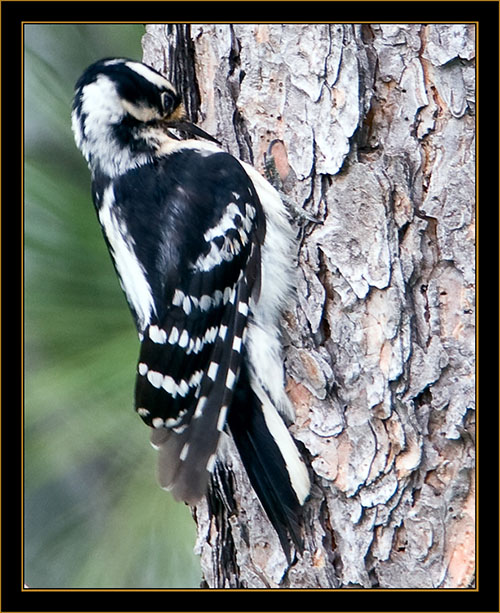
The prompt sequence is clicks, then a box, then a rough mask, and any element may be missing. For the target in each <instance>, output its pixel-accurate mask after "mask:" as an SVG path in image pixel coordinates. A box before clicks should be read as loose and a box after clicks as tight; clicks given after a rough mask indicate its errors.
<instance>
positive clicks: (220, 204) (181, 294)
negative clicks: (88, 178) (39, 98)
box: [72, 58, 310, 559]
mask: <svg viewBox="0 0 500 613" xmlns="http://www.w3.org/2000/svg"><path fill="white" fill-rule="evenodd" d="M72 127H73V132H74V135H75V140H76V144H77V146H78V148H79V149H80V150H81V152H82V154H83V156H84V157H85V159H86V160H87V162H88V165H89V168H90V171H91V173H92V196H93V200H94V204H95V207H96V210H97V215H98V218H99V221H100V223H101V226H102V229H103V233H104V238H105V240H106V243H107V245H108V248H109V251H110V254H111V256H112V259H113V262H114V266H115V269H116V272H117V274H118V277H119V280H120V284H121V287H122V288H123V290H124V292H125V295H126V298H127V301H128V304H129V307H130V310H131V311H132V315H133V316H134V319H135V322H136V325H137V330H138V333H139V338H140V341H141V347H140V355H139V362H138V366H137V379H136V388H135V406H136V411H137V413H138V414H139V415H140V416H141V418H142V419H143V420H144V422H145V423H146V424H147V425H148V426H150V427H151V428H152V436H151V442H152V445H153V446H154V447H155V448H157V449H158V451H159V481H160V484H161V486H162V487H164V488H165V489H167V490H170V491H171V492H172V493H173V495H174V496H175V497H176V498H177V499H180V500H184V501H186V502H188V503H191V504H194V503H196V502H197V501H199V499H200V498H201V497H202V496H203V495H204V494H205V493H206V491H207V484H208V479H209V475H210V473H211V472H212V471H213V469H214V466H215V462H216V459H217V448H218V445H219V441H220V438H221V433H222V432H227V433H230V435H232V437H233V438H234V441H235V444H236V447H237V449H238V451H239V454H240V456H241V459H242V462H243V465H244V466H245V469H246V471H247V474H248V476H249V479H250V482H251V483H252V486H253V488H254V489H255V491H256V493H257V496H258V497H259V499H260V501H261V503H262V506H263V507H264V509H265V511H266V513H267V515H268V517H269V519H270V521H271V522H272V524H273V525H274V527H275V529H276V531H277V533H278V536H279V538H280V541H281V543H282V546H283V549H284V551H285V553H287V557H288V558H289V543H288V538H291V539H292V541H293V543H294V545H295V547H296V548H297V549H298V550H300V551H301V550H302V537H301V528H300V516H301V507H302V505H303V503H304V501H305V499H306V498H307V496H308V494H309V487H310V486H309V477H308V472H307V469H306V467H305V465H304V462H303V460H302V458H301V457H300V455H299V452H298V450H297V447H296V445H295V443H294V441H293V439H292V437H291V435H290V433H289V431H288V429H287V427H286V425H285V422H284V420H283V418H282V416H283V417H285V419H287V420H288V421H291V420H292V419H293V409H292V407H291V404H290V401H289V399H288V397H287V396H286V393H285V391H284V374H283V359H282V352H281V342H280V329H279V320H280V316H281V312H282V310H283V309H284V308H285V307H286V306H287V305H288V304H289V301H290V295H291V289H292V287H291V286H292V285H293V274H292V260H293V234H292V231H291V228H290V225H289V222H288V218H287V215H286V211H285V209H284V206H283V204H282V202H281V199H280V197H279V195H278V192H277V191H276V190H275V189H274V188H273V187H272V186H271V185H270V184H269V183H268V182H267V181H266V180H265V179H264V178H263V177H262V176H261V175H260V174H259V173H258V172H257V171H256V170H255V169H254V168H253V167H251V166H250V165H248V164H246V163H243V162H241V161H239V160H237V159H236V158H235V157H233V156H232V155H230V154H228V153H227V152H225V151H224V150H223V149H221V147H220V146H219V145H218V144H216V141H215V139H213V138H212V137H210V136H209V135H208V134H206V133H205V132H203V131H202V130H201V129H200V128H198V127H197V126H195V125H194V124H191V123H189V122H188V121H187V119H186V116H185V112H184V110H183V106H182V103H181V99H180V96H179V95H178V93H177V92H176V91H175V89H174V88H173V86H172V85H171V84H170V83H169V82H168V81H167V80H166V79H165V78H164V77H163V76H162V75H161V74H160V73H159V72H157V71H155V70H153V69H152V68H150V67H148V66H146V65H145V64H142V63H140V62H135V61H132V60H127V59H123V58H118V59H105V60H101V61H98V62H96V63H95V64H93V65H92V66H90V67H89V68H88V69H87V70H86V71H85V72H84V73H83V75H82V76H81V78H80V79H79V80H78V82H77V84H76V92H75V97H74V102H73V112H72ZM173 129H175V130H182V131H183V132H187V133H189V135H190V138H187V139H184V140H183V139H180V138H179V137H178V136H176V134H175V133H173V132H172V130H173ZM191 136H192V137H195V136H197V137H201V138H202V139H203V140H198V139H196V138H192V137H191ZM214 141H215V142H214ZM289 559H290V558H289Z"/></svg>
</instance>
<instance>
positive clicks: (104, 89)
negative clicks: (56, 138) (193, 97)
mask: <svg viewBox="0 0 500 613" xmlns="http://www.w3.org/2000/svg"><path fill="white" fill-rule="evenodd" d="M72 128H73V133H74V135H75V141H76V144H77V146H78V148H79V149H80V150H81V152H82V153H83V155H84V157H85V159H86V160H87V162H88V163H89V165H90V166H91V168H92V169H95V168H97V167H98V168H100V169H101V170H103V171H104V172H106V173H107V174H110V175H113V174H117V173H120V172H123V171H124V170H125V169H128V168H130V167H131V166H134V165H138V164H141V163H144V162H145V161H147V159H149V158H150V157H151V155H154V154H155V153H156V151H157V150H158V148H159V147H160V146H161V144H162V142H163V141H164V140H165V139H166V138H171V137H172V134H171V133H170V132H169V130H168V129H169V128H176V129H180V130H185V131H187V132H189V133H191V134H194V135H197V136H202V137H204V138H209V139H211V140H214V139H213V138H212V137H210V136H209V135H207V134H206V133H205V132H203V131H202V130H201V129H200V128H198V127H197V126H194V124H191V123H190V122H188V121H187V119H186V113H185V110H184V106H183V104H182V101H181V97H180V96H179V94H178V93H177V92H176V90H175V88H174V87H173V85H172V84H171V83H170V82H169V81H168V80H167V79H166V78H165V77H164V76H163V75H162V74H160V73H159V72H157V71H156V70H154V69H153V68H151V67H150V66H146V64H142V63H141V62H136V61H133V60H128V59H125V58H114V59H104V60H99V61H98V62H96V63H94V64H92V65H91V66H89V68H87V70H85V72H84V73H83V74H82V76H81V77H80V79H79V80H78V82H77V84H76V89H75V96H74V100H73V111H72Z"/></svg>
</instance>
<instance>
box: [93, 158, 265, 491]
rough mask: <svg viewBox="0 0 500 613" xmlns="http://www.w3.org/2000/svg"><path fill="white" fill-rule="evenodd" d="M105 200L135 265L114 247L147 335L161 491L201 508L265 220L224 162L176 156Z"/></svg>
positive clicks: (150, 420) (148, 396) (130, 178)
mask: <svg viewBox="0 0 500 613" xmlns="http://www.w3.org/2000/svg"><path fill="white" fill-rule="evenodd" d="M107 189H108V190H112V192H113V202H114V206H113V211H114V215H115V217H116V219H117V221H116V222H115V225H116V226H117V228H118V230H117V232H119V227H120V222H121V223H122V224H123V225H124V227H126V228H127V231H128V232H129V233H130V237H131V242H130V240H129V244H128V246H127V249H129V250H130V251H131V252H133V254H134V255H135V258H136V260H134V258H133V257H132V254H129V257H128V261H127V258H126V257H125V256H124V255H123V254H120V253H119V252H118V251H119V250H113V245H112V244H111V245H110V248H111V252H112V254H113V257H114V260H115V265H116V268H117V272H118V274H119V276H120V279H121V282H122V286H123V288H124V290H125V293H126V295H127V298H128V301H129V304H130V306H131V309H132V312H133V313H134V315H135V317H136V321H137V325H138V329H139V331H140V334H141V335H142V344H141V351H140V357H139V363H138V372H137V381H136V393H135V401H136V410H137V412H138V413H139V415H140V416H141V417H142V419H143V420H144V421H145V422H146V423H147V424H148V425H150V426H152V427H153V428H154V431H153V434H152V444H153V445H154V446H156V447H158V448H159V449H160V475H159V477H160V483H161V485H162V486H163V487H165V488H167V489H170V490H171V491H172V493H173V494H174V496H175V497H176V498H179V499H181V500H185V501H188V502H191V501H193V502H194V501H197V500H198V499H199V498H200V497H201V496H202V495H203V494H204V493H205V491H206V484H207V478H208V475H209V472H210V471H211V469H212V468H213V465H214V462H215V453H216V449H217V444H218V440H219V436H220V433H221V431H222V430H223V428H224V425H225V423H226V413H227V411H228V407H229V406H230V404H231V401H232V397H233V393H234V387H235V384H236V382H237V380H238V376H239V372H240V367H241V356H242V347H243V336H244V332H245V327H246V324H247V319H248V317H249V314H250V309H251V302H252V301H255V300H257V299H258V294H259V291H260V265H261V261H260V248H261V244H262V242H263V240H264V234H265V218H264V214H263V212H262V208H261V204H260V202H259V198H258V196H257V194H256V192H255V189H254V186H253V184H252V182H251V181H250V180H249V178H248V175H247V174H246V173H245V172H244V170H243V169H242V167H241V165H240V164H239V162H238V161H237V160H235V159H234V158H233V157H231V156H230V155H228V154H225V153H222V152H220V153H210V154H209V155H200V154H199V153H198V152H195V151H191V150H188V149H186V150H180V151H178V152H176V153H173V154H171V155H169V156H168V157H165V158H163V159H161V158H160V159H158V160H157V161H156V163H155V164H154V166H150V165H148V166H143V167H139V168H137V169H134V170H132V171H129V172H128V173H126V174H125V175H123V176H120V177H118V178H117V179H115V180H114V181H113V183H112V184H111V185H110V186H108V188H107ZM138 190H140V191H138ZM102 191H103V193H104V194H105V195H104V199H105V198H106V197H108V198H110V197H111V196H110V195H107V196H106V193H107V192H106V189H104V190H102ZM101 210H103V209H102V207H101ZM101 221H102V219H101ZM145 224H147V225H145ZM107 234H108V240H109V232H108V233H107ZM121 250H122V251H126V249H125V247H124V246H121ZM120 258H121V260H122V261H120ZM124 260H125V261H124ZM141 271H142V276H141ZM131 276H132V277H133V278H131Z"/></svg>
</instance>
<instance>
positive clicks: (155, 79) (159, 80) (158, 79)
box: [125, 62, 174, 91]
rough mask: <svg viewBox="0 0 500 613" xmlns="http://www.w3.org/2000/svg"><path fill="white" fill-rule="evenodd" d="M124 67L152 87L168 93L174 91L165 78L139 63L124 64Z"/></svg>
mask: <svg viewBox="0 0 500 613" xmlns="http://www.w3.org/2000/svg"><path fill="white" fill-rule="evenodd" d="M125 66H126V67H127V68H130V70H133V71H134V72H136V73H137V74H139V75H141V77H144V78H145V79H146V80H147V81H149V82H150V83H153V85H156V86H157V87H161V88H162V89H165V88H166V89H168V90H170V91H174V88H173V87H172V84H171V83H169V82H168V81H167V79H165V77H162V76H161V75H159V74H158V73H156V72H155V71H154V70H152V69H151V68H149V67H148V66H145V65H144V64H141V63H139V62H125Z"/></svg>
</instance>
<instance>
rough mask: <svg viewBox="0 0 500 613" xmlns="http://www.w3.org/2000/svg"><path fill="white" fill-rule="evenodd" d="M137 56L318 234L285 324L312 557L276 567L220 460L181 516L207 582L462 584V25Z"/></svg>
mask: <svg viewBox="0 0 500 613" xmlns="http://www.w3.org/2000/svg"><path fill="white" fill-rule="evenodd" d="M143 47H144V59H145V61H146V62H147V63H149V64H151V65H153V66H154V67H156V68H158V69H160V70H162V71H164V72H165V73H166V74H167V76H169V77H170V79H171V80H172V81H173V82H174V83H175V84H176V85H177V87H179V88H180V89H182V91H183V94H184V95H185V96H186V104H187V107H188V110H189V113H190V115H191V117H192V118H193V119H195V120H196V121H197V122H198V123H199V125H200V126H201V127H203V129H205V130H206V131H207V132H209V133H211V134H213V135H214V136H216V137H217V138H218V139H219V140H220V141H221V142H222V143H223V144H224V147H226V148H227V150H228V151H230V152H231V153H232V154H234V155H236V156H237V157H239V158H240V159H243V160H245V161H249V162H251V163H253V164H254V165H255V166H256V167H257V168H258V169H259V170H260V171H261V172H262V173H263V174H267V175H268V176H269V175H271V176H274V182H275V184H276V183H278V184H279V186H280V188H281V190H282V192H283V194H284V196H285V198H286V200H288V201H290V202H293V203H294V204H295V205H296V206H297V207H298V208H300V209H303V210H304V211H306V212H307V214H308V215H310V216H313V217H315V218H317V219H318V220H319V221H320V223H313V222H310V221H308V220H306V221H304V220H302V221H300V222H299V223H298V224H297V231H298V235H299V237H300V250H299V253H298V268H297V303H296V304H293V305H290V308H289V311H288V312H287V314H286V318H285V322H284V340H285V345H286V361H285V368H286V373H287V381H288V392H289V395H290V397H291V399H292V400H293V403H294V405H295V408H296V413H297V418H296V423H295V424H294V426H293V427H292V432H293V434H294V436H295V437H296V439H297V440H299V441H301V443H302V445H303V451H304V455H305V457H306V458H307V459H308V463H309V466H310V469H311V476H312V477H313V480H314V485H313V490H312V495H311V500H310V501H309V502H308V503H307V506H306V524H307V525H306V528H305V530H306V544H307V547H306V552H305V553H304V555H303V556H301V557H300V556H298V557H297V560H296V562H295V563H294V564H293V565H292V567H291V568H289V569H287V563H286V559H285V557H284V555H283V553H282V551H281V549H280V547H279V542H278V539H277V537H276V535H275V533H274V531H273V529H272V527H271V526H270V524H269V522H268V521H267V519H266V518H265V516H264V513H263V511H262V509H261V507H260V505H259V503H258V502H257V500H256V498H255V496H254V494H253V492H252V489H251V487H250V485H249V483H248V480H247V477H246V475H245V473H244V470H243V469H242V467H241V465H240V462H239V458H238V454H237V452H236V451H235V450H234V449H233V448H231V446H230V442H228V441H225V445H226V447H227V449H226V462H227V464H228V466H229V469H230V473H229V475H226V480H225V481H224V484H225V494H224V496H223V497H222V498H223V500H220V499H216V498H214V497H212V498H209V500H208V502H204V503H202V504H200V505H199V506H198V507H197V508H196V509H195V511H194V515H195V518H196V521H197V524H198V535H199V536H198V542H197V550H198V552H199V553H200V554H201V560H202V568H203V573H204V578H205V584H206V585H207V586H209V587H249V588H250V587H253V588H262V587H293V588H297V587H309V588H311V587H323V588H337V587H347V586H349V587H353V586H355V587H365V588H371V587H384V588H430V587H448V588H449V587H459V588H460V587H461V588H465V587H471V586H472V585H473V583H474V576H475V575H474V573H475V569H474V559H475V557H474V556H475V519H474V512H475V464H474V451H475V442H474V425H475V419H474V415H475V414H474V408H475V328H474V324H475V315H474V313H475V305H474V298H475V268H474V267H475V226H474V222H475V116H474V115H475V105H474V97H475V64H474V58H475V30H474V26H473V25H459V24H454V25H447V24H428V25H418V24H407V25H393V24H391V25H376V24H371V25H368V24H364V25H345V24H344V25H334V24H313V25H247V24H239V25H150V26H148V27H147V33H146V35H145V37H144V40H143ZM216 476H217V475H216ZM227 479H229V481H228V480H227Z"/></svg>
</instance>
